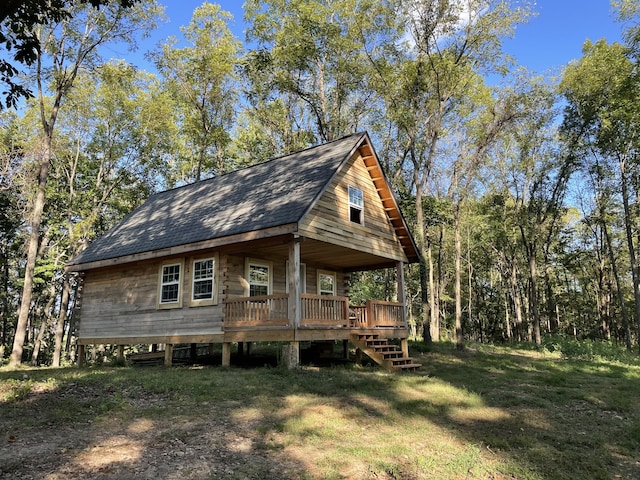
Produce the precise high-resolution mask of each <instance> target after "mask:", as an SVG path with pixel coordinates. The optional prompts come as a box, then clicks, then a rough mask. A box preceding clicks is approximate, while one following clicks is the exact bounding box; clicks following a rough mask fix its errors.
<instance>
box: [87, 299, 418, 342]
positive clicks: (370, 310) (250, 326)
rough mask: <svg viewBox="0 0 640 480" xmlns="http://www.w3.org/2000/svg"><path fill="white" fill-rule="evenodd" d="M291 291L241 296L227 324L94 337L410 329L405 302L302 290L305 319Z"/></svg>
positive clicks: (254, 336)
mask: <svg viewBox="0 0 640 480" xmlns="http://www.w3.org/2000/svg"><path fill="white" fill-rule="evenodd" d="M288 307H289V296H288V295H287V294H276V295H264V296H256V297H237V298H232V299H228V300H227V301H226V302H225V304H224V321H223V322H222V327H218V328H217V329H213V330H212V331H209V332H205V331H199V332H194V333H193V334H186V335H185V334H175V335H156V336H146V337H143V336H131V337H118V338H89V337H83V338H80V339H79V340H78V343H79V344H81V345H91V344H120V345H122V344H128V345H132V344H137V343H142V344H153V343H163V344H184V343H200V344H202V343H227V342H275V341H282V342H296V341H322V340H349V339H350V338H351V336H352V335H354V334H367V333H368V334H374V333H375V334H378V335H380V336H381V337H382V338H406V337H407V336H408V329H407V325H406V322H405V320H404V307H403V305H402V304H401V303H396V302H385V301H380V300H370V301H368V302H366V304H365V305H361V306H352V305H349V299H348V298H347V297H342V296H328V295H313V294H302V295H301V296H300V323H299V324H298V325H295V324H294V323H293V322H292V321H291V320H290V319H289V316H288Z"/></svg>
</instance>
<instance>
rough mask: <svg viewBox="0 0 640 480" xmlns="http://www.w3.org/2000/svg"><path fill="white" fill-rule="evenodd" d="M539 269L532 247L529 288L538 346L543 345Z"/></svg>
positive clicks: (535, 337)
mask: <svg viewBox="0 0 640 480" xmlns="http://www.w3.org/2000/svg"><path fill="white" fill-rule="evenodd" d="M537 277H538V268H537V264H536V253H535V249H534V248H533V247H532V248H531V250H530V252H529V282H530V284H529V287H530V289H531V293H530V298H529V303H530V305H531V316H532V317H533V335H534V341H535V342H536V345H540V344H542V337H541V335H540V311H539V308H538V278H537Z"/></svg>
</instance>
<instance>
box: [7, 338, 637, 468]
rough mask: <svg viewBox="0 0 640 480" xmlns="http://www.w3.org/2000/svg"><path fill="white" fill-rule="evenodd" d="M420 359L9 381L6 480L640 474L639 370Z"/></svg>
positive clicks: (91, 372)
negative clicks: (412, 367)
mask: <svg viewBox="0 0 640 480" xmlns="http://www.w3.org/2000/svg"><path fill="white" fill-rule="evenodd" d="M416 358H417V359H418V360H419V361H421V362H422V363H423V369H422V371H421V372H419V373H415V374H390V373H386V372H382V371H380V370H379V369H377V368H356V367H353V366H346V367H335V368H322V367H321V368H314V369H303V370H299V371H288V370H283V369H280V368H271V367H270V366H267V367H265V366H264V365H271V363H270V362H265V361H264V360H265V359H264V358H260V359H259V361H258V363H257V365H260V368H237V367H232V368H221V367H211V366H203V367H190V368H187V367H176V368H172V369H165V368H163V367H151V368H105V369H84V370H78V369H73V368H70V369H60V370H49V369H44V370H33V371H31V370H30V371H26V372H24V373H23V372H22V371H16V372H0V386H4V387H2V388H5V389H6V388H13V389H15V391H16V395H15V397H14V398H11V399H10V400H5V401H4V402H0V409H1V415H0V431H2V432H7V433H6V434H5V435H6V436H7V438H6V439H2V438H0V441H1V442H2V443H0V478H20V477H25V478H28V477H29V476H31V477H32V478H45V477H46V478H48V479H57V478H67V479H72V478H105V479H106V478H158V477H164V478H187V479H200V478H203V479H206V478H221V479H224V478H229V479H232V478H233V479H236V478H237V479H240V478H261V479H271V478H273V479H276V478H278V479H288V478H291V479H294V478H296V479H297V478H302V479H304V478H354V479H355V478H362V479H364V478H387V479H391V478H397V479H412V478H425V479H426V478H460V477H463V476H465V475H467V476H468V475H471V476H475V477H481V478H530V479H556V478H558V479H562V478H572V479H573V478H590V479H591V478H593V479H597V478H603V479H604V478H613V477H615V476H616V475H618V478H638V476H639V475H638V474H639V473H640V472H639V471H638V465H637V464H636V463H635V461H634V460H633V459H634V458H638V454H639V453H640V446H639V445H638V442H640V440H638V438H640V436H638V433H639V432H640V424H639V423H638V420H637V419H638V418H639V415H640V412H639V411H638V405H637V400H636V399H637V398H638V397H639V396H640V392H639V391H638V389H639V388H640V387H639V386H637V385H638V383H639V382H638V381H637V380H638V379H637V378H636V379H635V382H634V381H633V379H632V378H630V377H629V375H630V371H629V370H628V369H627V368H625V367H624V366H621V365H616V364H609V363H599V362H567V361H561V360H557V359H548V358H536V357H535V356H530V355H528V354H526V353H523V354H520V353H509V352H508V351H502V352H498V353H484V352H478V351H476V352H470V351H466V352H456V351H454V350H453V349H449V348H448V347H447V346H438V347H436V349H435V350H434V351H431V352H426V353H424V354H422V355H420V354H418V356H417V357H416ZM247 361H248V360H247ZM245 366H247V365H245ZM635 373H637V372H635ZM635 373H634V372H632V374H633V375H635ZM23 374H28V375H30V376H32V377H33V378H32V379H29V380H21V377H22V375H23ZM9 379H15V380H11V381H9ZM47 379H51V380H47ZM28 382H32V384H31V387H30V388H26V385H27V384H28ZM22 384H24V385H23V388H22V390H21V389H20V388H19V387H20V385H22ZM7 385H9V387H7ZM5 393H6V392H5ZM1 394H3V392H2V390H0V395H1ZM0 398H3V397H0ZM4 398H8V397H7V396H6V395H5V397H4Z"/></svg>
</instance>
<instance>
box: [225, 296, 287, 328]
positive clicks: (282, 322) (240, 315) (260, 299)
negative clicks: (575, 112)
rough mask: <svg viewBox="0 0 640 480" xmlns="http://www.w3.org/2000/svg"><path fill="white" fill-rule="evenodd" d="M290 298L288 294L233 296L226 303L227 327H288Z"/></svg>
mask: <svg viewBox="0 0 640 480" xmlns="http://www.w3.org/2000/svg"><path fill="white" fill-rule="evenodd" d="M288 299H289V296H288V295H287V294H281V295H262V296H257V297H240V298H231V299H229V300H227V301H226V305H225V317H224V326H225V329H228V328H245V327H287V326H289V315H288V313H289V312H288Z"/></svg>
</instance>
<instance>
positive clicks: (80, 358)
mask: <svg viewBox="0 0 640 480" xmlns="http://www.w3.org/2000/svg"><path fill="white" fill-rule="evenodd" d="M86 361H87V355H86V353H85V346H84V345H83V344H80V345H78V366H79V367H84V364H85V362H86Z"/></svg>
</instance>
